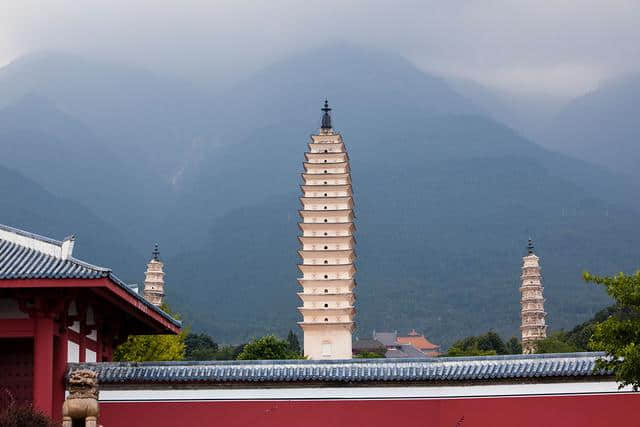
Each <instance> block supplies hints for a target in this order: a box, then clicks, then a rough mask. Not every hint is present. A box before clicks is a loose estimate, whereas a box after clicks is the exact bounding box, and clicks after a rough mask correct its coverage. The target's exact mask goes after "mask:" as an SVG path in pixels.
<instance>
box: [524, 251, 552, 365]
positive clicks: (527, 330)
mask: <svg viewBox="0 0 640 427" xmlns="http://www.w3.org/2000/svg"><path fill="white" fill-rule="evenodd" d="M520 278H521V280H522V286H521V287H520V294H521V297H520V305H521V310H522V311H521V322H522V323H521V326H520V330H521V332H522V353H523V354H531V353H534V352H535V342H536V341H538V340H541V339H543V338H546V337H547V325H546V323H545V316H546V315H547V313H545V311H544V297H543V295H542V291H543V287H542V281H541V275H540V263H539V258H538V257H537V256H536V255H535V254H534V253H533V242H532V241H531V239H529V244H528V245H527V256H525V257H523V258H522V276H520Z"/></svg>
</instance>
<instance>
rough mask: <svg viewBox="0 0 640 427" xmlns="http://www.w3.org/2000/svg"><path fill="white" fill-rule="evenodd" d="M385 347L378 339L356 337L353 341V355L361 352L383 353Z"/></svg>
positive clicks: (385, 349)
mask: <svg viewBox="0 0 640 427" xmlns="http://www.w3.org/2000/svg"><path fill="white" fill-rule="evenodd" d="M386 351H387V348H386V347H385V346H384V345H383V344H382V343H381V342H380V341H378V340H376V339H373V338H359V339H358V338H357V339H356V340H355V341H354V342H353V355H354V356H357V355H360V354H363V353H378V354H382V355H384V354H385V353H386Z"/></svg>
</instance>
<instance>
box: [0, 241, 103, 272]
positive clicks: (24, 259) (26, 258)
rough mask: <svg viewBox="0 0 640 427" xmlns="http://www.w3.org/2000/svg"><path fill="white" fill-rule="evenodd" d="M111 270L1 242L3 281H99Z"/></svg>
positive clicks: (0, 258)
mask: <svg viewBox="0 0 640 427" xmlns="http://www.w3.org/2000/svg"><path fill="white" fill-rule="evenodd" d="M110 273H111V270H109V269H106V268H102V267H97V266H95V265H91V264H87V263H85V262H82V261H79V260H77V259H75V258H69V259H62V258H57V257H54V256H52V255H47V254H45V253H43V252H39V251H37V250H36V249H32V248H27V247H25V246H21V245H19V244H17V243H13V242H9V241H8V240H3V239H0V280H1V279H99V278H102V277H108V276H109V274H110Z"/></svg>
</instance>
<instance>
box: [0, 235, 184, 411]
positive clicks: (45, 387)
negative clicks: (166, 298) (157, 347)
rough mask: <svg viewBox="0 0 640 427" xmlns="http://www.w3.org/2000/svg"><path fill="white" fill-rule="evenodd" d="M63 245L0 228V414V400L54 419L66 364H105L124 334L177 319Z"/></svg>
mask: <svg viewBox="0 0 640 427" xmlns="http://www.w3.org/2000/svg"><path fill="white" fill-rule="evenodd" d="M74 243H75V238H74V237H73V236H70V237H67V238H66V239H64V240H63V241H58V240H54V239H51V238H48V237H44V236H39V235H37V234H33V233H30V232H27V231H23V230H19V229H16V228H13V227H9V226H5V225H2V224H0V390H1V391H2V393H0V409H2V408H3V407H4V406H6V405H7V404H8V402H7V398H6V396H9V395H10V396H11V399H13V400H15V401H16V402H18V403H30V404H33V406H34V407H35V408H37V409H38V410H40V411H42V412H43V413H44V414H46V415H48V416H50V417H53V419H54V420H59V419H60V417H61V410H62V402H63V400H64V396H65V375H66V371H67V364H68V363H84V362H108V361H111V360H112V359H113V354H114V350H115V348H116V347H117V346H118V345H119V344H120V343H122V342H124V341H125V340H126V339H127V337H128V336H129V335H131V334H176V333H178V332H180V328H181V323H180V321H178V320H176V319H174V318H172V317H171V316H170V315H169V314H167V313H165V312H164V311H162V310H161V309H160V308H159V307H157V306H156V305H154V304H152V303H151V302H150V301H148V300H146V299H145V298H144V297H143V296H142V295H139V294H138V293H136V292H135V291H133V290H132V289H131V287H130V286H128V285H127V284H126V283H124V282H123V281H121V280H120V279H119V278H118V277H117V276H116V275H114V274H113V272H112V271H111V270H110V269H108V268H104V267H98V266H96V265H92V264H89V263H87V262H84V261H81V260H79V259H77V258H75V257H74V256H73V249H74Z"/></svg>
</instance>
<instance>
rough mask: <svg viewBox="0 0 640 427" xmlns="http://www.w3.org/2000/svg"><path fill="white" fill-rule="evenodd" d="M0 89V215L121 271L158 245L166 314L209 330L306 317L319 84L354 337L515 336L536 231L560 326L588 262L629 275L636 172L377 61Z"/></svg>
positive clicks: (302, 59)
mask: <svg viewBox="0 0 640 427" xmlns="http://www.w3.org/2000/svg"><path fill="white" fill-rule="evenodd" d="M65 71H66V72H65ZM0 89H2V90H0V103H1V104H2V105H4V108H3V109H2V110H0V124H2V126H1V127H0V146H1V147H2V149H3V152H2V153H3V154H4V155H3V157H2V158H1V159H0V165H2V166H3V167H7V166H8V167H9V168H10V169H12V170H14V171H15V172H13V171H12V172H9V171H5V172H3V173H4V174H5V175H4V176H5V178H4V181H3V182H2V183H1V184H0V185H2V189H3V190H2V191H3V192H4V194H3V195H2V198H0V203H1V204H0V208H1V209H0V222H2V223H5V224H8V225H14V226H19V227H23V228H26V229H29V230H32V231H34V232H38V233H41V234H46V235H50V236H52V237H63V236H65V235H67V234H70V233H75V234H77V235H78V251H79V254H80V255H81V256H83V257H84V258H87V259H88V260H89V261H93V262H96V263H98V264H101V265H107V266H109V267H112V268H114V270H115V271H116V273H118V274H120V275H121V276H123V278H125V279H128V280H131V281H141V280H142V273H143V271H144V268H145V262H146V257H145V256H140V255H138V254H140V253H142V254H143V255H146V254H147V252H146V251H147V250H148V248H150V247H151V244H152V243H153V242H155V241H158V242H160V245H161V254H162V255H161V256H162V258H163V260H164V261H165V265H166V273H167V276H166V278H167V292H168V296H169V300H170V303H171V305H172V307H173V308H174V309H176V311H178V312H180V313H182V314H183V316H184V317H185V319H186V320H187V321H188V322H189V323H190V324H192V325H193V328H194V330H196V331H206V332H209V333H210V334H212V335H213V336H214V337H215V338H216V339H217V340H219V341H221V342H227V343H229V342H231V343H238V342H242V341H245V340H246V339H248V338H251V337H253V336H257V335H263V334H265V333H268V332H275V333H280V334H281V335H283V334H285V333H286V332H287V331H288V330H289V329H292V328H295V322H296V321H297V320H298V319H299V316H298V313H297V310H296V306H297V304H298V301H297V297H296V295H295V292H297V291H298V289H297V284H296V277H297V274H298V273H297V271H296V267H295V265H296V262H297V258H296V249H297V240H296V234H297V232H298V229H297V226H296V222H297V221H298V217H297V212H296V211H297V209H298V208H299V203H298V202H297V200H296V197H297V195H298V191H299V188H298V184H299V173H300V172H301V171H302V165H301V163H302V160H303V153H304V151H305V148H306V143H307V141H308V135H309V134H310V133H312V132H314V131H315V130H316V128H317V127H318V126H319V120H320V111H319V108H320V106H321V103H322V101H323V100H324V97H325V96H326V97H328V98H329V101H330V103H331V104H332V106H333V107H334V111H333V113H334V125H335V127H336V129H337V130H339V131H341V132H342V133H343V136H344V138H345V141H346V144H347V147H348V150H349V154H350V161H351V165H352V173H353V181H354V190H355V197H356V214H357V218H356V221H357V227H358V231H357V236H356V237H357V241H358V246H357V251H358V260H357V266H358V269H359V272H358V276H357V281H358V288H357V290H356V293H357V298H358V302H357V309H358V318H357V320H358V325H359V329H358V334H362V335H369V334H370V333H371V330H372V329H374V328H375V329H377V330H383V329H391V330H395V329H398V330H403V329H409V328H416V329H418V330H421V331H424V332H425V333H426V334H427V335H428V336H429V337H430V339H433V340H434V341H435V342H438V343H439V344H443V345H447V344H449V343H451V342H453V341H454V340H455V339H457V338H460V337H463V336H467V335H471V334H477V333H480V332H484V331H486V330H487V329H489V328H494V329H496V330H497V331H498V332H500V333H501V334H502V335H504V336H511V335H514V334H517V326H518V325H517V324H518V319H519V315H518V310H519V294H518V286H519V269H520V263H521V256H522V254H523V251H524V246H525V244H526V241H527V239H528V238H529V237H532V238H533V239H534V240H535V242H536V245H537V249H538V254H539V255H540V256H541V258H542V260H541V261H542V268H543V273H544V284H545V286H546V288H545V296H546V298H547V306H546V308H547V311H548V312H549V322H550V324H551V326H552V327H553V328H562V327H569V326H571V325H574V324H576V323H579V322H581V321H584V320H586V319H588V318H589V317H590V316H591V315H592V314H593V313H594V312H595V311H597V310H598V309H599V308H601V307H602V306H603V305H605V304H606V303H607V299H606V298H605V297H604V295H603V294H602V293H601V292H600V291H598V290H597V289H595V288H593V287H590V286H587V285H584V284H583V283H582V281H581V277H580V274H581V272H582V270H585V269H589V270H590V271H593V272H594V273H601V274H609V273H613V272H616V271H631V270H634V269H636V268H638V259H640V246H638V245H637V244H635V242H637V241H638V238H639V237H640V236H639V234H640V232H639V231H638V227H637V224H638V220H639V219H640V216H639V214H638V212H639V208H640V199H638V198H637V194H638V191H639V190H640V189H639V186H638V185H639V184H638V182H637V180H630V179H628V178H626V177H625V176H622V175H618V174H616V173H615V172H616V168H615V167H614V168H607V167H600V166H594V165H593V164H591V163H587V162H584V161H583V160H576V159H574V158H571V157H567V156H565V155H560V154H557V153H554V152H552V151H548V150H546V149H543V148H541V147H540V146H539V145H536V144H535V143H534V142H532V141H530V140H528V139H525V138H523V137H522V136H520V135H519V134H518V133H517V132H515V131H513V130H512V129H509V128H508V127H506V126H504V125H502V124H499V123H497V122H496V121H494V120H492V119H490V118H488V117H489V116H490V114H489V113H487V112H485V110H484V109H483V107H482V105H478V104H479V103H477V102H473V101H472V100H470V99H468V98H467V97H465V96H464V91H456V90H453V89H452V88H451V87H450V86H449V84H448V83H447V81H446V80H444V79H442V78H439V77H436V76H432V75H429V74H426V73H424V72H422V71H420V70H418V69H417V68H416V67H414V66H413V65H412V64H411V63H409V62H408V61H406V60H405V59H403V58H401V57H399V56H396V55H393V54H390V53H385V52H380V51H374V50H367V49H360V48H357V47H353V46H344V45H333V46H329V47H325V48H322V49H316V50H313V51H310V52H303V53H301V54H299V55H295V56H293V57H291V58H288V59H285V60H283V61H279V62H276V63H274V64H273V65H271V66H270V67H268V68H266V69H264V70H262V71H260V72H258V73H256V75H254V76H253V77H251V78H249V79H247V80H245V81H244V82H242V83H240V84H239V85H237V86H235V87H233V88H230V89H229V90H228V91H226V92H224V93H220V94H217V95H215V96H214V95H212V94H209V93H207V92H205V91H200V90H198V89H196V88H194V87H193V86H191V85H189V84H185V83H181V82H177V81H174V80H172V79H167V78H164V77H161V76H158V75H155V74H151V73H147V72H143V71H140V70H135V69H131V68H128V67H122V66H116V65H104V64H101V63H98V62H93V61H87V60H84V59H81V58H80V59H79V58H76V57H73V56H68V55H56V54H47V55H36V56H31V57H27V58H24V59H23V60H19V61H16V62H15V63H13V64H11V65H10V66H7V67H5V68H3V69H0ZM461 93H462V95H461ZM602 114H605V113H604V112H602ZM3 170H4V169H3ZM25 177H26V178H28V179H25ZM42 206H47V209H46V210H43V209H42ZM85 236H87V237H85ZM132 248H134V249H132Z"/></svg>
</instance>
